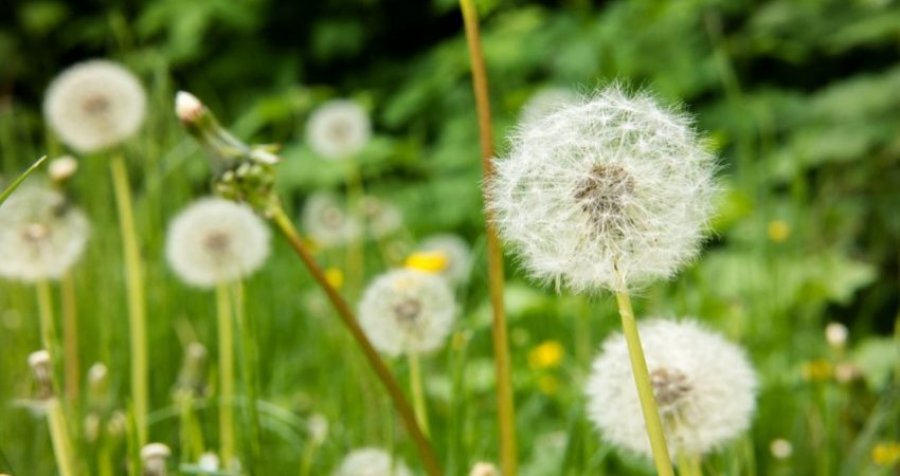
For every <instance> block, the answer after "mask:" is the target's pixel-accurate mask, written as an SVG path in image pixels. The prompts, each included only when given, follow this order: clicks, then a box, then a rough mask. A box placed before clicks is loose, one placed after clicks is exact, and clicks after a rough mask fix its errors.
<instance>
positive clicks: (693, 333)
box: [587, 319, 757, 456]
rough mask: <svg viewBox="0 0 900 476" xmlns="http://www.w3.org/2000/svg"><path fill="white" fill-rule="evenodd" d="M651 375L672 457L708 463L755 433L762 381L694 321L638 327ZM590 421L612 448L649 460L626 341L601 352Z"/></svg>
mask: <svg viewBox="0 0 900 476" xmlns="http://www.w3.org/2000/svg"><path fill="white" fill-rule="evenodd" d="M640 333H641V339H642V340H643V342H644V349H645V352H646V359H647V367H648V369H649V372H650V380H651V384H652V386H653V392H654V395H655V397H656V401H657V403H658V406H659V412H660V416H661V417H662V423H663V430H664V432H665V435H666V441H667V443H668V447H669V451H670V452H671V453H672V455H676V454H688V455H702V454H705V453H707V452H709V451H712V450H713V449H715V448H717V447H719V446H721V445H722V444H724V443H725V442H727V441H729V440H731V439H733V438H735V437H736V436H738V435H739V434H741V433H742V432H743V431H744V430H746V429H747V428H748V427H749V425H750V418H751V417H752V415H753V411H754V409H755V406H756V403H755V401H756V388H757V385H756V376H755V373H754V371H753V368H752V367H751V366H750V363H749V362H748V361H747V357H746V356H745V355H744V352H743V350H742V349H740V348H739V347H737V346H735V345H734V344H731V343H730V342H728V341H726V340H725V339H723V338H722V337H721V336H719V335H718V334H714V333H712V332H710V331H708V330H706V329H704V328H703V327H701V326H700V325H699V324H697V323H695V322H693V321H680V322H675V321H669V320H661V319H653V320H649V321H645V322H644V323H642V324H641V325H640ZM587 397H588V414H589V417H590V418H591V420H592V421H593V422H594V423H595V424H596V425H597V428H598V429H599V430H600V432H601V433H602V434H603V436H604V438H605V439H606V440H608V441H609V442H611V443H613V444H615V445H617V446H619V447H621V448H624V449H627V450H629V451H633V452H636V453H639V454H643V455H647V456H649V455H650V454H651V452H650V445H649V441H648V439H647V435H646V432H645V429H644V419H643V416H642V413H641V406H640V401H639V400H638V395H637V390H636V388H635V386H634V377H633V376H632V373H631V365H630V363H629V354H628V349H627V347H626V342H625V338H624V337H623V336H622V335H620V334H619V335H614V336H612V337H610V338H609V339H607V341H606V342H604V344H603V350H602V352H601V354H600V356H599V357H598V358H597V359H596V360H595V361H594V365H593V370H592V373H591V377H590V379H589V381H588V385H587Z"/></svg>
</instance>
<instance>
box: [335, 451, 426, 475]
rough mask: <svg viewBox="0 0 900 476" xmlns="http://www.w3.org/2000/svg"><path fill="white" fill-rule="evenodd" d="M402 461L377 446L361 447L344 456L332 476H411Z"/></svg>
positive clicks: (410, 472)
mask: <svg viewBox="0 0 900 476" xmlns="http://www.w3.org/2000/svg"><path fill="white" fill-rule="evenodd" d="M412 474H413V473H412V471H410V469H409V468H408V467H407V466H406V464H405V463H404V462H403V461H400V460H395V459H394V458H392V457H391V455H390V454H388V453H387V452H386V451H384V450H381V449H378V448H361V449H358V450H354V451H352V452H351V453H350V454H348V455H347V456H345V457H344V460H343V461H342V462H341V466H340V467H339V468H338V469H337V471H335V473H334V476H412Z"/></svg>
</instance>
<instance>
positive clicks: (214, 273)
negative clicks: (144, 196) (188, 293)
mask: <svg viewBox="0 0 900 476" xmlns="http://www.w3.org/2000/svg"><path fill="white" fill-rule="evenodd" d="M268 256H269V229H268V228H267V227H266V224H265V223H264V222H263V221H262V219H260V218H259V217H258V216H256V214H255V213H253V210H251V209H250V207H248V206H246V205H242V204H237V203H234V202H231V201H228V200H224V199H221V198H203V199H200V200H197V201H196V202H194V203H193V204H191V205H189V206H188V207H187V208H185V209H184V210H183V211H182V212H181V213H179V214H178V215H177V216H176V217H175V218H174V219H173V220H172V222H171V223H170V225H169V231H168V235H167V236H166V258H167V259H168V261H169V265H170V266H171V267H172V270H173V271H175V274H177V275H178V277H180V278H181V279H182V280H183V281H184V282H185V283H187V284H190V285H193V286H196V287H200V288H211V287H214V286H216V285H217V284H219V283H225V282H231V281H235V280H237V279H240V278H244V277H246V276H249V275H250V274H252V273H253V272H255V271H256V270H257V269H259V268H260V267H261V266H262V264H263V263H264V262H265V260H266V258H267V257H268Z"/></svg>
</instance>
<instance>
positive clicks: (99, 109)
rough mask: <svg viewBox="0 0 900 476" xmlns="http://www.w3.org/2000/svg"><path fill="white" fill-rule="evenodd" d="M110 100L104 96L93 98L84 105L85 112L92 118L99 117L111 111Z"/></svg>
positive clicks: (88, 99)
mask: <svg viewBox="0 0 900 476" xmlns="http://www.w3.org/2000/svg"><path fill="white" fill-rule="evenodd" d="M109 106H110V104H109V99H108V98H106V97H103V96H99V95H98V96H91V97H89V98H87V99H85V101H84V103H82V107H83V108H84V112H86V113H87V114H88V115H90V116H97V115H100V114H103V113H105V112H106V111H108V110H109Z"/></svg>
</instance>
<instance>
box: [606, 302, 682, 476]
mask: <svg viewBox="0 0 900 476" xmlns="http://www.w3.org/2000/svg"><path fill="white" fill-rule="evenodd" d="M616 303H617V304H618V305H619V316H621V318H622V330H623V331H624V334H625V342H626V343H627V344H628V356H629V357H630V359H631V372H632V375H634V383H635V385H637V391H638V398H640V400H641V411H642V412H643V414H644V425H645V426H646V427H647V436H649V437H650V449H651V450H652V452H653V462H654V463H655V464H656V472H657V474H658V475H659V476H674V475H675V471H674V470H673V469H672V462H671V461H670V460H669V450H668V448H667V447H666V437H665V434H664V433H663V426H662V420H661V419H660V417H659V410H658V409H657V407H656V398H655V397H654V396H653V386H652V384H651V383H650V371H649V370H647V360H646V359H645V358H644V350H643V348H642V347H641V338H640V336H639V335H638V330H637V323H636V322H635V320H634V310H632V308H631V298H630V297H628V293H626V292H624V291H617V292H616Z"/></svg>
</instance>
